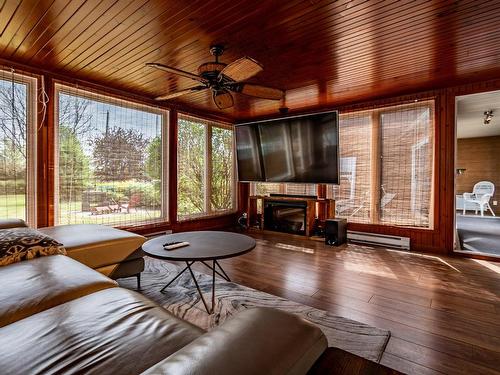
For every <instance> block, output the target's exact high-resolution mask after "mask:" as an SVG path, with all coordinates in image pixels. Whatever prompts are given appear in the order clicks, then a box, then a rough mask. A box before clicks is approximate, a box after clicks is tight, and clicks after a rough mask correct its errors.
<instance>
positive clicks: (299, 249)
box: [274, 242, 315, 254]
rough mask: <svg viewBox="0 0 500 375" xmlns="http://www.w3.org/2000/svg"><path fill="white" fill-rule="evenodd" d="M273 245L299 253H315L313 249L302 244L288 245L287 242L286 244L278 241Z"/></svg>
mask: <svg viewBox="0 0 500 375" xmlns="http://www.w3.org/2000/svg"><path fill="white" fill-rule="evenodd" d="M274 246H275V247H278V248H280V249H284V250H291V251H297V252H300V253H307V254H314V253H315V250H314V249H310V248H308V247H303V246H295V245H289V244H286V243H279V242H278V243H277V244H276V245H274Z"/></svg>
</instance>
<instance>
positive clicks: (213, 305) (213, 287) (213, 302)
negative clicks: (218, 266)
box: [210, 260, 217, 314]
mask: <svg viewBox="0 0 500 375" xmlns="http://www.w3.org/2000/svg"><path fill="white" fill-rule="evenodd" d="M212 270H213V272H212V311H211V312H210V313H211V314H213V313H214V310H215V272H217V271H215V260H214V261H213V268H212Z"/></svg>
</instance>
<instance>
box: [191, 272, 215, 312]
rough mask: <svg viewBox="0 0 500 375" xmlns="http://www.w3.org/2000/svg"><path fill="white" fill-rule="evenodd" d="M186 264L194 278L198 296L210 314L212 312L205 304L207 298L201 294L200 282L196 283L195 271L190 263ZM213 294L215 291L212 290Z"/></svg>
mask: <svg viewBox="0 0 500 375" xmlns="http://www.w3.org/2000/svg"><path fill="white" fill-rule="evenodd" d="M193 263H194V262H191V264H193ZM186 264H187V268H188V269H189V272H190V273H191V277H192V278H193V281H194V285H196V289H197V290H198V294H199V295H200V298H201V300H202V302H203V305H205V310H207V313H208V314H210V310H209V309H208V305H207V303H206V302H205V298H203V294H202V293H201V289H200V286H199V285H198V282H197V281H196V277H195V275H194V273H193V270H192V269H191V264H189V263H188V262H186ZM214 278H215V275H214ZM212 293H213V290H212ZM212 298H213V297H212Z"/></svg>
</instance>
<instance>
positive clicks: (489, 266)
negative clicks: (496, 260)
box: [472, 259, 500, 274]
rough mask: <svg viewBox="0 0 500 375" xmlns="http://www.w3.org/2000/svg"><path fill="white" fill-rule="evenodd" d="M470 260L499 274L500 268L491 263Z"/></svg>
mask: <svg viewBox="0 0 500 375" xmlns="http://www.w3.org/2000/svg"><path fill="white" fill-rule="evenodd" d="M472 260H473V261H474V262H476V263H479V264H480V265H482V266H484V267H486V268H488V269H489V270H491V271H493V272H496V273H498V274H500V266H498V265H496V264H493V263H490V262H488V261H486V260H481V259H472Z"/></svg>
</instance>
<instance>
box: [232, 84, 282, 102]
mask: <svg viewBox="0 0 500 375" xmlns="http://www.w3.org/2000/svg"><path fill="white" fill-rule="evenodd" d="M234 91H236V92H240V93H242V94H245V95H249V96H255V97H257V98H262V99H270V100H281V99H283V96H284V95H285V92H284V91H283V90H280V89H275V88H272V87H266V86H261V85H254V84H251V83H241V84H239V85H237V86H236V87H235V90H234Z"/></svg>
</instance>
